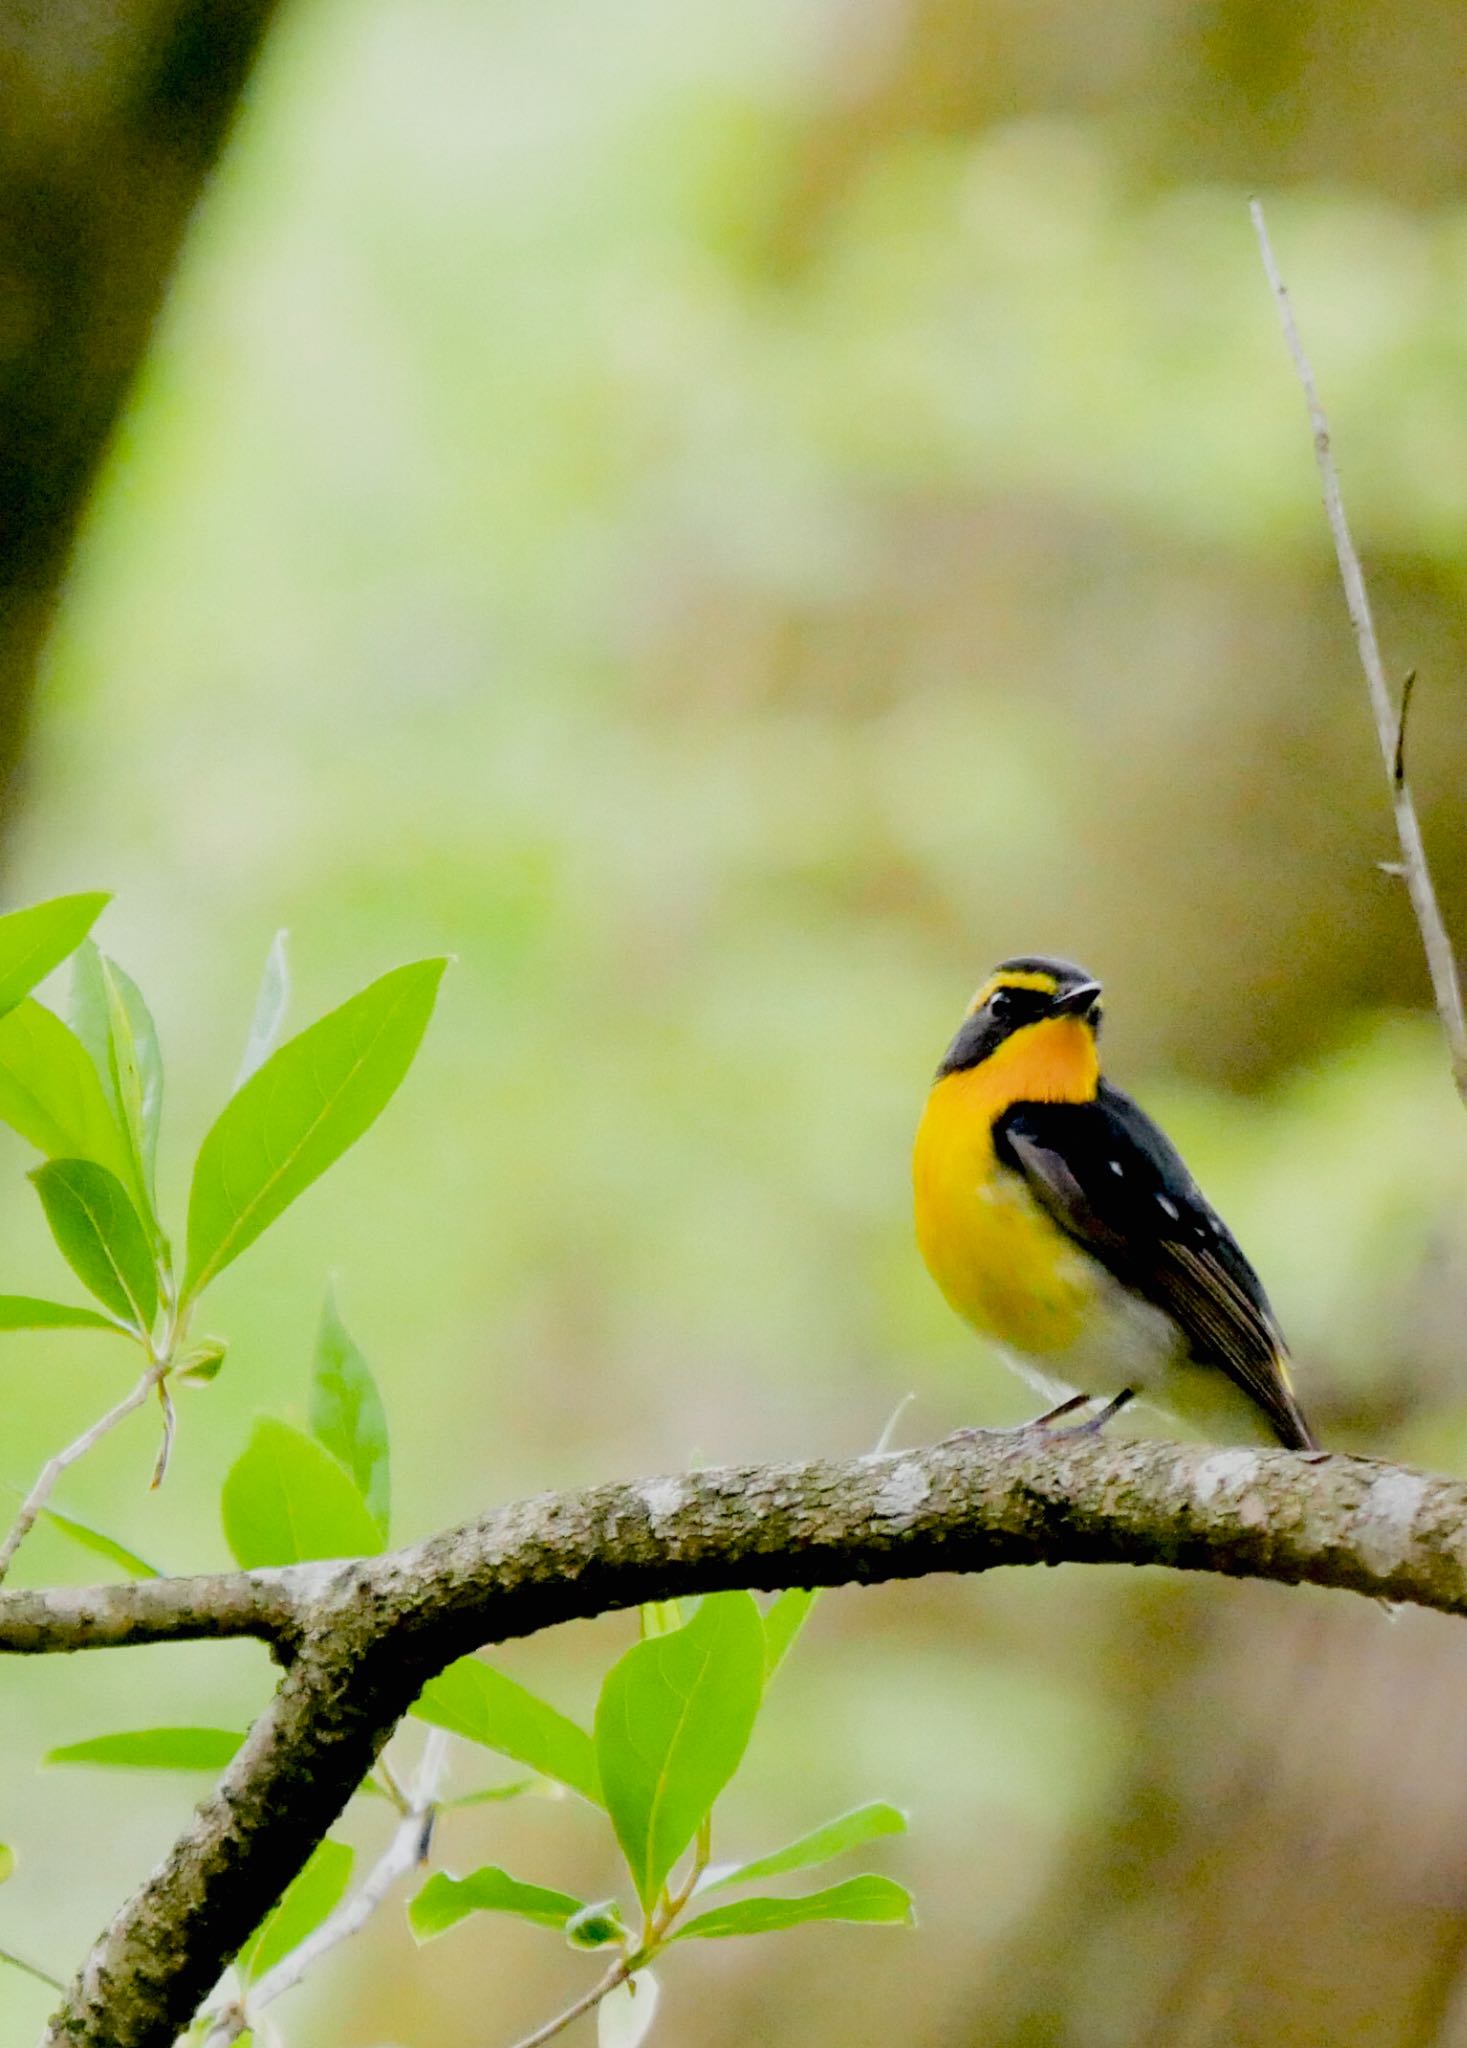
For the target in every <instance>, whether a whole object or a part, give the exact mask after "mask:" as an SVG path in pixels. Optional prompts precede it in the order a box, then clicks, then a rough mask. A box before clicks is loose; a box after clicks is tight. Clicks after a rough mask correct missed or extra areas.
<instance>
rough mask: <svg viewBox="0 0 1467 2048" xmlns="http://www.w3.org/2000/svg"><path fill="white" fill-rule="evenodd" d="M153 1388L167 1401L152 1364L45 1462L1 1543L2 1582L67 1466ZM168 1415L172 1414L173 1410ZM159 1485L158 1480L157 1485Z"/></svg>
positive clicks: (92, 1446) (0, 1571)
mask: <svg viewBox="0 0 1467 2048" xmlns="http://www.w3.org/2000/svg"><path fill="white" fill-rule="evenodd" d="M154 1387H157V1388H158V1390H159V1392H160V1394H163V1395H164V1397H165V1399H166V1389H165V1388H164V1386H163V1382H162V1374H161V1371H160V1368H159V1367H157V1366H154V1365H150V1366H149V1367H148V1370H147V1371H146V1372H145V1373H144V1374H143V1375H142V1377H141V1378H140V1379H139V1381H138V1383H137V1385H136V1386H135V1387H134V1388H133V1390H132V1392H131V1393H130V1394H127V1395H124V1397H123V1399H122V1400H120V1401H119V1402H118V1403H117V1406H116V1407H115V1408H109V1409H108V1410H107V1413H106V1414H105V1415H99V1416H98V1418H97V1420H96V1421H95V1422H94V1423H92V1424H91V1426H90V1428H87V1429H84V1430H83V1431H82V1433H81V1435H80V1436H78V1437H73V1438H72V1440H71V1442H70V1443H69V1444H68V1445H67V1446H66V1448H65V1450H62V1451H57V1452H56V1454H55V1456H54V1457H51V1458H48V1459H47V1460H46V1462H45V1464H44V1465H43V1466H42V1467H41V1470H40V1472H39V1474H38V1475H37V1478H36V1482H35V1484H34V1486H32V1488H31V1490H30V1492H29V1493H28V1494H27V1495H26V1497H25V1499H24V1500H23V1501H22V1502H21V1504H20V1508H19V1510H18V1512H17V1514H16V1517H15V1520H14V1521H13V1522H12V1523H11V1525H10V1529H9V1531H8V1533H7V1534H6V1537H5V1540H4V1541H3V1542H0V1579H3V1578H4V1577H5V1574H6V1573H7V1572H8V1571H9V1570H10V1566H11V1563H12V1562H13V1560H14V1557H15V1553H16V1551H17V1550H19V1548H20V1546H21V1544H22V1543H24V1541H25V1539H26V1537H27V1536H28V1535H29V1534H30V1532H31V1530H32V1529H33V1528H34V1527H35V1525H36V1522H37V1520H38V1518H39V1517H40V1515H41V1514H42V1512H43V1511H44V1509H45V1506H46V1503H47V1501H48V1500H49V1499H50V1498H51V1495H52V1493H53V1492H54V1490H55V1487H56V1482H57V1480H58V1479H59V1478H60V1477H61V1475H62V1473H63V1472H64V1471H65V1470H66V1468H67V1466H68V1465H74V1464H75V1463H76V1462H77V1460H78V1458H84V1457H85V1456H86V1455H87V1452H88V1451H90V1450H92V1449H94V1448H95V1446H96V1445H97V1444H99V1443H100V1442H101V1441H102V1439H103V1437H104V1436H110V1435H111V1434H112V1432H113V1430H114V1429H116V1427H117V1425H118V1423H119V1422H125V1421H126V1420H127V1418H128V1416H129V1415H131V1414H132V1412H133V1410H134V1409H135V1408H141V1407H142V1405H143V1403H144V1401H146V1400H147V1398H148V1396H149V1394H151V1393H152V1391H153V1389H154ZM169 1412H171V1409H170V1411H169ZM170 1434H171V1432H170ZM161 1455H162V1454H160V1463H161ZM156 1483H157V1481H156V1478H155V1481H154V1484H156Z"/></svg>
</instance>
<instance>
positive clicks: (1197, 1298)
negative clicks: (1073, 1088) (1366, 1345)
mask: <svg viewBox="0 0 1467 2048" xmlns="http://www.w3.org/2000/svg"><path fill="white" fill-rule="evenodd" d="M994 1143H995V1145H996V1147H997V1150H998V1155H999V1157H1000V1159H1002V1160H1003V1161H1004V1162H1005V1164H1006V1165H1009V1166H1012V1167H1013V1168H1015V1170H1016V1171H1018V1172H1019V1173H1021V1174H1023V1176H1024V1178H1025V1180H1026V1181H1027V1182H1028V1184H1029V1186H1030V1188H1031V1190H1032V1191H1033V1193H1034V1195H1035V1197H1036V1199H1037V1200H1038V1201H1039V1202H1040V1203H1041V1204H1042V1206H1043V1207H1044V1208H1045V1209H1046V1210H1047V1212H1048V1213H1049V1215H1050V1216H1051V1217H1053V1219H1054V1221H1055V1222H1056V1223H1057V1224H1058V1225H1059V1226H1060V1228H1061V1230H1063V1231H1064V1232H1065V1233H1066V1234H1067V1235H1068V1236H1070V1237H1072V1238H1074V1240H1075V1241H1076V1243H1077V1244H1081V1245H1083V1246H1084V1248H1085V1249H1086V1251H1088V1252H1091V1253H1093V1255H1094V1256H1095V1257H1096V1258H1097V1259H1099V1260H1100V1262H1101V1264H1102V1265H1104V1266H1105V1267H1107V1268H1108V1269H1109V1271H1110V1272H1112V1273H1113V1274H1114V1275H1115V1277H1116V1278H1117V1279H1118V1280H1119V1281H1120V1282H1121V1283H1122V1284H1123V1285H1124V1286H1126V1287H1130V1288H1132V1289H1134V1290H1135V1292H1136V1293H1138V1294H1140V1295H1142V1296H1143V1297H1144V1298H1145V1299H1146V1300H1147V1301H1150V1302H1153V1303H1154V1304H1155V1305H1156V1307H1158V1308H1160V1309H1164V1310H1165V1311H1166V1312H1167V1314H1168V1315H1170V1316H1171V1317H1172V1318H1173V1320H1174V1321H1175V1322H1176V1323H1177V1324H1178V1326H1179V1327H1180V1329H1181V1330H1182V1333H1183V1335H1184V1336H1185V1337H1186V1339H1187V1342H1188V1344H1189V1346H1190V1348H1191V1351H1192V1355H1193V1356H1194V1357H1195V1358H1196V1359H1198V1360H1199V1361H1201V1362H1202V1363H1204V1364H1209V1365H1216V1366H1220V1367H1221V1368H1222V1370H1223V1371H1224V1372H1225V1373H1227V1374H1228V1375H1229V1377H1230V1378H1231V1379H1233V1380H1234V1381H1236V1383H1237V1384H1238V1386H1239V1387H1241V1388H1242V1390H1243V1392H1244V1393H1245V1394H1247V1395H1248V1396H1249V1397H1250V1398H1251V1399H1252V1400H1254V1401H1256V1402H1257V1404H1258V1406H1259V1407H1260V1408H1261V1409H1262V1410H1263V1412H1264V1414H1265V1415H1266V1416H1267V1417H1268V1420H1269V1422H1270V1424H1271V1425H1272V1427H1273V1429H1274V1430H1275V1432H1276V1433H1277V1435H1278V1438H1279V1441H1280V1442H1281V1443H1283V1444H1287V1445H1288V1446H1289V1447H1290V1448H1291V1449H1295V1450H1312V1449H1313V1448H1314V1438H1313V1437H1312V1435H1311V1434H1310V1430H1309V1425H1308V1424H1307V1423H1306V1422H1305V1420H1304V1417H1303V1415H1302V1414H1301V1413H1300V1410H1299V1404H1298V1402H1297V1401H1296V1400H1295V1399H1294V1395H1293V1391H1292V1389H1291V1388H1290V1386H1289V1383H1288V1379H1287V1376H1286V1375H1287V1368H1286V1366H1285V1364H1284V1360H1285V1358H1286V1356H1287V1352H1286V1349H1285V1345H1284V1339H1283V1333H1282V1331H1281V1330H1280V1329H1279V1326H1278V1323H1277V1321H1276V1319H1275V1317H1274V1313H1273V1310H1272V1309H1271V1308H1270V1307H1269V1303H1268V1296H1267V1295H1266V1294H1265V1293H1264V1291H1263V1285H1262V1282H1261V1281H1260V1280H1259V1278H1258V1275H1257V1274H1256V1273H1255V1272H1254V1270H1253V1268H1252V1267H1251V1266H1250V1265H1249V1263H1248V1261H1247V1259H1246V1258H1245V1257H1244V1256H1243V1253H1242V1252H1241V1251H1240V1250H1239V1248H1238V1245H1237V1243H1236V1241H1235V1240H1234V1238H1233V1236H1232V1234H1231V1232H1230V1231H1229V1230H1228V1227H1227V1225H1226V1224H1225V1223H1224V1222H1223V1220H1222V1218H1221V1217H1220V1216H1218V1215H1217V1214H1216V1212H1215V1211H1214V1210H1213V1209H1211V1208H1210V1207H1209V1206H1208V1204H1207V1201H1206V1199H1205V1198H1204V1196H1203V1194H1202V1191H1201V1189H1200V1188H1199V1187H1198V1185H1197V1183H1196V1181H1194V1180H1193V1178H1192V1176H1191V1174H1190V1173H1188V1171H1187V1169H1186V1166H1185V1165H1184V1164H1183V1162H1182V1158H1181V1155H1180V1154H1179V1153H1178V1151H1177V1150H1176V1147H1175V1146H1174V1145H1172V1143H1171V1142H1170V1140H1169V1139H1168V1138H1166V1137H1165V1136H1164V1135H1163V1133H1162V1132H1161V1131H1159V1130H1158V1129H1157V1127H1156V1125H1155V1124H1154V1123H1153V1122H1152V1121H1151V1119H1150V1117H1149V1116H1147V1115H1146V1113H1145V1111H1144V1110H1142V1109H1140V1108H1138V1106H1137V1105H1136V1104H1135V1103H1134V1102H1133V1101H1132V1100H1131V1098H1130V1096H1129V1095H1124V1094H1122V1092H1121V1090H1120V1089H1119V1088H1112V1087H1111V1086H1110V1084H1109V1083H1108V1082H1106V1081H1102V1082H1101V1084H1100V1091H1099V1093H1098V1095H1097V1096H1096V1098H1095V1100H1094V1101H1093V1102H1017V1103H1015V1104H1014V1105H1013V1107H1012V1108H1011V1109H1009V1110H1008V1111H1007V1112H1006V1113H1005V1114H1004V1115H1003V1116H1002V1117H1001V1118H1000V1119H999V1121H998V1124H997V1126H996V1128H995V1131H994Z"/></svg>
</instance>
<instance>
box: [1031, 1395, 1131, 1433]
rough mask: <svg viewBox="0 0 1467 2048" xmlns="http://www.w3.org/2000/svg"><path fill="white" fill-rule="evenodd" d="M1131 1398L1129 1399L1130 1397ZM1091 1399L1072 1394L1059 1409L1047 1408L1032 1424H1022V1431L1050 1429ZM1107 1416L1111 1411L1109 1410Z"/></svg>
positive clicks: (1088, 1396) (1062, 1402)
mask: <svg viewBox="0 0 1467 2048" xmlns="http://www.w3.org/2000/svg"><path fill="white" fill-rule="evenodd" d="M1128 1398H1129V1397H1128ZM1090 1399H1091V1396H1090V1395H1089V1394H1071V1396H1070V1398H1069V1400H1068V1401H1061V1402H1060V1403H1059V1404H1058V1406H1057V1407H1054V1408H1046V1409H1045V1411H1044V1413H1043V1414H1042V1415H1036V1416H1035V1418H1034V1420H1033V1421H1032V1422H1021V1423H1020V1424H1019V1427H1020V1429H1048V1427H1049V1425H1050V1424H1051V1422H1058V1421H1059V1419H1060V1417H1061V1416H1062V1415H1073V1414H1074V1412H1075V1410H1076V1409H1077V1408H1083V1407H1084V1406H1085V1404H1086V1403H1087V1402H1088V1401H1089V1400H1090ZM1105 1412H1106V1414H1107V1415H1109V1414H1110V1413H1111V1410H1110V1409H1109V1408H1107V1410H1106V1411H1105Z"/></svg>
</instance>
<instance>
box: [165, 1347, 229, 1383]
mask: <svg viewBox="0 0 1467 2048" xmlns="http://www.w3.org/2000/svg"><path fill="white" fill-rule="evenodd" d="M228 1355H229V1346H228V1345H227V1344H226V1343H225V1342H224V1339H223V1338H222V1337H206V1338H205V1339H204V1341H203V1342H202V1344H192V1345H190V1347H189V1349H188V1350H187V1351H186V1352H185V1353H184V1355H183V1357H182V1358H180V1360H179V1361H178V1364H177V1366H176V1367H175V1368H174V1375H173V1376H174V1378H175V1379H176V1380H184V1381H186V1382H187V1384H188V1385H189V1386H191V1387H206V1386H207V1385H208V1384H209V1382H210V1380H217V1379H218V1377H219V1369H220V1367H221V1366H222V1365H223V1363H224V1361H225V1359H226V1358H227V1357H228Z"/></svg>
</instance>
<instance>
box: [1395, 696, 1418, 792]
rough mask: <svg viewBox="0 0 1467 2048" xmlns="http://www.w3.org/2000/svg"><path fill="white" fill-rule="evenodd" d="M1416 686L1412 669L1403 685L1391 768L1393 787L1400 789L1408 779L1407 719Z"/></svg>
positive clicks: (1409, 714)
mask: <svg viewBox="0 0 1467 2048" xmlns="http://www.w3.org/2000/svg"><path fill="white" fill-rule="evenodd" d="M1415 688H1416V671H1415V669H1414V668H1413V669H1410V670H1409V671H1408V672H1407V675H1406V680H1405V681H1404V682H1403V683H1402V685H1401V715H1400V717H1399V718H1398V719H1397V721H1396V758H1395V764H1394V766H1393V768H1392V770H1391V787H1392V789H1400V788H1401V787H1402V786H1403V785H1404V783H1405V780H1406V720H1407V719H1408V718H1409V717H1410V716H1411V692H1412V691H1413V690H1414V689H1415Z"/></svg>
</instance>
